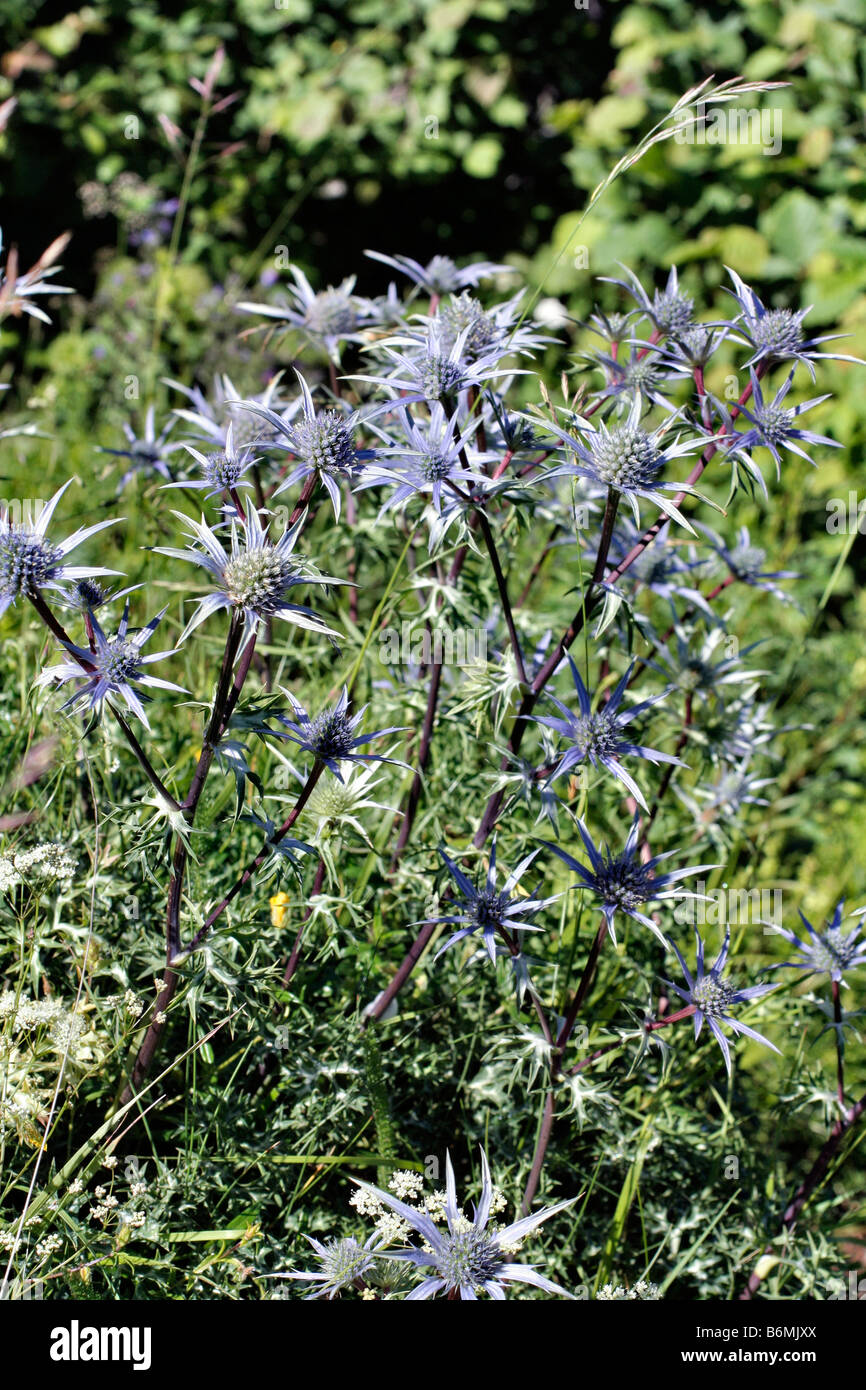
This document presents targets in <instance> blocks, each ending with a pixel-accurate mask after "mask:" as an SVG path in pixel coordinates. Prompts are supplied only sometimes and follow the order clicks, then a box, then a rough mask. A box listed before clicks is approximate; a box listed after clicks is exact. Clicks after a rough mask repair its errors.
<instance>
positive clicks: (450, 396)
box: [352, 316, 519, 405]
mask: <svg viewBox="0 0 866 1390" xmlns="http://www.w3.org/2000/svg"><path fill="white" fill-rule="evenodd" d="M469 332H470V330H469V328H468V327H467V328H464V329H462V330H461V332H460V333H458V334H457V337H456V338H454V339H453V341H452V336H451V334H450V333H449V332H448V330H447V325H446V324H445V322H444V321H443V320H442V319H441V318H439V317H438V316H437V317H435V318H431V319H425V320H424V326H423V328H422V329H421V330H419V331H417V332H407V333H405V334H399V335H395V336H394V337H391V338H383V339H382V341H381V342H380V343H377V344H376V349H375V350H376V352H377V353H380V354H382V355H384V357H385V358H386V359H387V360H388V362H389V363H390V364H391V371H390V374H389V375H387V376H361V375H359V376H356V377H353V378H352V380H353V381H366V382H369V383H370V384H371V385H374V386H384V387H386V388H387V389H388V390H389V391H390V392H391V393H392V394H393V395H397V394H399V396H400V398H401V402H400V403H401V405H411V404H412V403H414V402H415V401H427V402H428V403H429V404H431V405H432V404H433V402H434V401H446V400H449V401H453V400H455V399H456V397H457V396H458V395H459V394H460V393H461V392H462V391H466V390H468V389H469V388H470V387H479V386H481V385H482V384H483V383H485V382H487V381H490V380H491V379H492V378H494V377H496V376H502V375H503V374H504V369H503V368H500V366H499V362H500V359H501V358H502V356H503V348H502V346H501V345H494V346H493V347H491V348H489V349H487V350H485V351H484V352H480V353H478V352H470V351H469V350H468V349H467V339H468V337H469ZM401 348H404V349H406V351H398V349H401ZM518 370H519V369H518Z"/></svg>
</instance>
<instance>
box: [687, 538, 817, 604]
mask: <svg viewBox="0 0 866 1390" xmlns="http://www.w3.org/2000/svg"><path fill="white" fill-rule="evenodd" d="M698 526H699V529H700V530H701V531H702V532H703V534H704V535H705V536H706V537H707V539H708V540H709V542H710V544H711V546H712V548H713V550H714V551H715V552H716V554H717V555H718V556H719V559H721V560H722V561H724V564H725V565H726V566H727V568H728V570H729V571H730V573H731V574H732V575H733V577H734V579H736V580H738V581H739V583H741V584H748V585H749V586H750V588H753V589H763V590H764V592H765V593H768V594H772V595H773V597H774V598H777V599H781V600H782V602H783V603H793V602H794V600H793V599H792V598H791V596H790V594H786V593H785V591H784V589H780V588H779V586H778V584H777V583H776V582H775V581H776V580H777V579H799V578H800V575H799V574H798V573H797V572H796V570H766V569H764V565H765V564H766V562H767V552H766V550H763V549H762V548H761V547H760V546H757V545H755V544H754V543H753V541H752V537H751V535H750V533H749V528H748V526H741V527H740V528H739V530H738V531H737V539H736V542H735V544H734V545H726V544H725V542H724V541H723V540H722V538H721V536H719V535H717V534H716V532H715V531H713V530H712V529H711V528H710V527H709V526H706V525H704V524H703V523H701V522H698Z"/></svg>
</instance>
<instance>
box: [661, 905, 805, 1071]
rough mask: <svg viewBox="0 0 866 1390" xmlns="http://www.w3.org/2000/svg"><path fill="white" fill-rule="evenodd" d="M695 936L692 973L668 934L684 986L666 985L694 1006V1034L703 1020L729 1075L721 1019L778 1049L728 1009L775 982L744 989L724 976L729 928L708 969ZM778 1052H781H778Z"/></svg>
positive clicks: (697, 1034) (766, 991) (767, 990)
mask: <svg viewBox="0 0 866 1390" xmlns="http://www.w3.org/2000/svg"><path fill="white" fill-rule="evenodd" d="M695 940H696V942H697V970H696V973H695V975H694V977H692V975H691V974H690V973H689V968H688V966H687V965H686V963H685V961H684V960H683V958H682V955H681V954H680V951H679V948H678V947H677V946H676V944H675V943H674V942H673V941H671V939H670V937H668V945H669V946H670V947H671V950H672V951H673V952H674V954H675V956H676V958H677V960H678V961H679V963H680V969H681V970H682V972H683V976H684V978H685V982H686V988H685V989H681V988H680V986H679V985H675V984H673V983H672V982H671V981H670V980H665V984H666V985H667V987H668V989H672V990H673V991H674V993H675V994H678V995H679V997H680V999H682V1000H683V1001H684V1003H685V1004H686V1005H687V1006H689V1007H691V1008H693V1009H694V1011H695V1012H694V1020H695V1038H696V1039H697V1038H699V1037H700V1035H701V1028H702V1027H703V1024H704V1020H706V1022H707V1024H708V1025H709V1028H710V1031H711V1033H712V1035H713V1037H714V1038H715V1039H716V1042H717V1043H718V1044H719V1047H720V1048H721V1049H722V1055H723V1056H724V1059H725V1066H726V1068H727V1070H728V1075H730V1073H731V1050H730V1048H729V1046H728V1040H727V1038H726V1037H725V1035H724V1033H723V1032H722V1027H721V1025H722V1024H723V1023H726V1024H727V1025H728V1027H729V1028H731V1029H732V1030H733V1032H734V1033H743V1034H745V1035H746V1037H749V1038H752V1039H754V1041H755V1042H759V1043H762V1044H763V1046H764V1047H769V1048H770V1049H771V1051H773V1052H779V1049H778V1047H776V1046H775V1045H774V1044H773V1043H771V1042H770V1041H769V1039H768V1038H765V1037H764V1036H763V1034H761V1033H756V1032H755V1030H754V1028H750V1027H749V1026H748V1024H746V1023H743V1022H742V1020H741V1019H738V1018H735V1017H734V1015H733V1014H732V1013H731V1010H732V1009H735V1008H737V1007H738V1006H739V1005H741V1004H748V1003H750V1002H751V1001H752V1000H753V999H759V998H760V997H761V996H762V995H764V994H769V993H770V991H771V990H774V989H778V985H749V987H748V988H747V989H737V988H736V987H735V986H734V985H732V984H731V982H730V981H729V980H726V979H724V978H723V971H724V968H725V961H726V960H727V957H728V949H729V947H730V944H731V933H730V931H726V933H725V940H724V944H723V946H722V949H721V951H720V952H719V954H718V956H717V957H716V960H715V962H714V964H713V965H712V966H711V968H710V969H709V970H706V969H705V968H704V943H703V941H702V940H701V937H700V934H699V933H698V932H697V931H696V932H695ZM779 1055H780V1056H781V1053H779Z"/></svg>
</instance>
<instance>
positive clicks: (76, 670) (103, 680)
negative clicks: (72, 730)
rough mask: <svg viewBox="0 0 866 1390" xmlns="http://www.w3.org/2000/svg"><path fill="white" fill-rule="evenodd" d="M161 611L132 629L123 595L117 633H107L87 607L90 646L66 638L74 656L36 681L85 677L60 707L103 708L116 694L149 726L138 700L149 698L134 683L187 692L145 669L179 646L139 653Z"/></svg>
mask: <svg viewBox="0 0 866 1390" xmlns="http://www.w3.org/2000/svg"><path fill="white" fill-rule="evenodd" d="M165 613H166V609H165V608H163V610H162V612H160V613H157V615H156V617H155V618H152V619H151V620H150V622H149V623H148V624H147V626H146V627H143V628H139V629H138V631H135V632H130V631H129V600H127V602H126V604H125V605H124V609H123V616H122V618H121V620H120V623H119V624H118V628H117V634H116V636H114V637H107V636H106V635H105V633H104V632H103V630H102V628H101V627H100V625H99V622H98V621H97V619H96V617H95V616H94V614H93V612H92V611H91V614H90V625H91V627H92V629H93V639H94V646H93V650H90V649H89V648H87V647H76V646H75V645H74V644H73V643H72V642H67V643H64V645H65V646H66V649H67V651H69V652H71V654H72V656H73V657H74V658H75V659H74V660H72V661H63V662H60V663H59V664H58V665H57V666H49V667H47V668H46V670H44V671H43V672H42V673H41V675H39V676H37V678H36V682H35V683H36V685H49V684H51V683H52V682H56V683H57V684H59V685H63V684H65V683H66V682H67V681H70V680H75V681H78V680H81V679H82V678H83V679H84V684H83V685H82V686H81V687H80V689H78V690H76V691H75V692H74V693H73V694H72V695H70V697H69V699H68V700H66V702H65V703H64V705H63V708H64V709H67V708H69V707H70V706H75V705H79V704H82V703H86V704H87V706H88V708H89V709H91V710H97V711H98V712H99V713H101V712H102V706H103V703H104V702H105V700H107V699H109V698H110V697H111V696H113V695H119V696H120V698H121V699H122V700H123V702H124V704H125V705H126V707H127V709H129V710H132V712H133V714H136V715H137V716H138V718H139V719H140V720H141V722H142V724H143V725H144V727H145V728H146V729H148V730H149V729H150V724H149V723H148V722H147V715H146V714H145V712H144V706H143V704H142V700H145V701H146V700H149V699H150V696H148V695H142V696H141V698H139V696H138V694H137V692H136V690H135V688H134V687H135V686H136V685H139V686H150V687H156V688H158V689H160V690H177V691H180V693H181V694H183V695H187V694H189V692H188V691H187V690H185V689H184V687H183V686H182V685H175V684H174V682H173V681H164V680H160V679H158V677H156V676H150V675H148V674H147V670H146V668H147V667H148V666H149V665H151V664H152V663H153V662H155V661H162V660H163V659H164V658H165V657H168V656H174V654H175V652H176V651H177V648H176V647H172V648H171V650H170V651H164V652H152V653H151V654H150V656H144V655H143V654H142V648H143V647H144V645H145V643H146V642H149V641H150V639H151V637H152V636H153V634H154V632H155V631H156V629H157V627H158V626H159V624H160V623H161V622H162V619H163V617H164V616H165ZM85 668H86V669H85Z"/></svg>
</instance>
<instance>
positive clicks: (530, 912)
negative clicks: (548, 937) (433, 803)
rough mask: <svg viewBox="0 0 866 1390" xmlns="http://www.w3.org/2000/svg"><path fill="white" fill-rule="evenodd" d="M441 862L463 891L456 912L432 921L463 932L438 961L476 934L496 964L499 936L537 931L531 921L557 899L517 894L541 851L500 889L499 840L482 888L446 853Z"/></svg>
mask: <svg viewBox="0 0 866 1390" xmlns="http://www.w3.org/2000/svg"><path fill="white" fill-rule="evenodd" d="M439 853H440V855H441V856H442V859H443V860H444V862H445V865H446V867H447V869H448V872H449V873H450V875H451V877H452V878H453V879H454V882H455V883H456V884H457V887H458V889H459V890H460V895H459V897H458V898H457V900H456V902H455V903H454V909H455V910H454V912H452V913H449V915H448V916H446V917H435V918H431V919H430V920H432V921H435V922H444V923H448V924H456V925H458V926H459V928H460V930H459V931H456V932H455V933H454V934H453V936H450V937H449V938H448V940H447V941H446V942H445V945H444V946H441V947H440V948H439V950H438V952H437V959H438V957H439V956H441V955H442V952H443V951H447V950H448V948H449V946H454V945H455V944H456V943H457V942H458V941H462V940H463V939H464V937H467V936H472V935H473V934H474V933H475V932H480V933H481V937H482V940H483V942H484V949H485V950H486V951H487V954H488V956H489V957H490V959H491V961H494V962H495V961H496V945H497V939H498V937H499V934H500V933H502V935H503V938H504V937H505V936H507V935H510V934H511V933H512V932H520V931H537V930H539V929H538V928H537V927H533V926H532V925H531V922H532V918H533V917H535V916H536V914H537V913H539V912H540V911H541V910H542V908H544V907H547V905H548V904H549V903H552V902H555V901H556V898H555V897H553V898H543V899H541V900H539V899H538V898H537V897H536V895H535V892H534V891H533V892H532V893H531V894H529V895H528V896H527V895H525V894H524V895H522V896H519V895H518V894H517V893H515V892H514V889H515V888H516V886H517V884H518V883H519V882H520V879H521V878H522V876H523V874H524V873H525V872H526V870H527V869H528V868H529V866H530V864H531V863H532V861H533V859H534V858H535V856H536V855H537V854H538V850H537V849H534V850H532V851H531V852H530V853H529V854H527V855H526V857H525V858H524V859H521V861H520V863H519V864H518V865H517V867H516V869H513V870H512V871H511V873H510V874H508V875H507V877H506V879H505V881H504V883H503V884H502V887H501V888H500V887H498V886H497V882H496V839H495V837H494V840H493V844H492V845H491V849H490V864H489V866H488V869H487V874H486V876H485V878H484V880H483V882H482V884H481V885H480V886H476V885H475V884H474V883H473V882H472V880H471V879H470V878H469V877H468V875H466V874H465V873H464V872H463V870H462V869H461V868H460V867H459V866H458V865H457V864H455V863H454V860H453V859H451V858H450V856H449V855H448V854H446V852H445V850H444V849H442V848H440V850H439Z"/></svg>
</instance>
